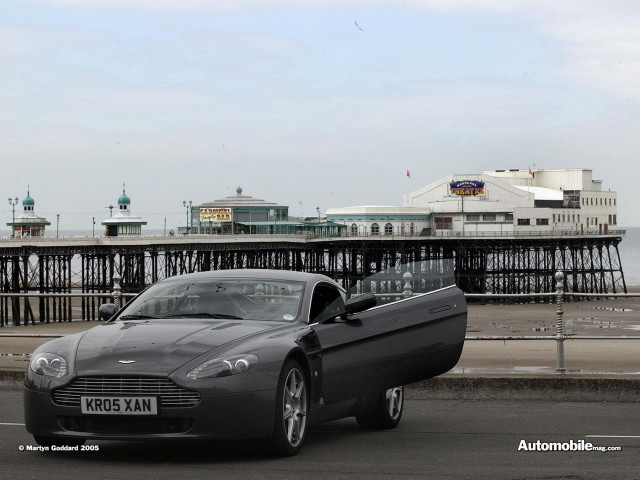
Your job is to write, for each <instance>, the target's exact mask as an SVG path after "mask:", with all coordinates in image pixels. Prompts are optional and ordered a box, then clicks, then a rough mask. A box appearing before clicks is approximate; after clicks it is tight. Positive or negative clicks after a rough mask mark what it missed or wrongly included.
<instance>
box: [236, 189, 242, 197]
mask: <svg viewBox="0 0 640 480" xmlns="http://www.w3.org/2000/svg"><path fill="white" fill-rule="evenodd" d="M236 193H237V194H238V195H242V187H238V188H236Z"/></svg>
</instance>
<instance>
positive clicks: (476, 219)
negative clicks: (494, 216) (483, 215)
mask: <svg viewBox="0 0 640 480" xmlns="http://www.w3.org/2000/svg"><path fill="white" fill-rule="evenodd" d="M479 221H480V215H479V214H476V213H471V214H469V215H467V222H479Z"/></svg>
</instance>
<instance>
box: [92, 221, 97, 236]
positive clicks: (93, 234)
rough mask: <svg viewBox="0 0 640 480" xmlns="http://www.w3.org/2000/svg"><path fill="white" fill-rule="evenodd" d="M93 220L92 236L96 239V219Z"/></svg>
mask: <svg viewBox="0 0 640 480" xmlns="http://www.w3.org/2000/svg"><path fill="white" fill-rule="evenodd" d="M91 220H92V221H93V226H92V230H91V236H92V237H95V236H96V217H91Z"/></svg>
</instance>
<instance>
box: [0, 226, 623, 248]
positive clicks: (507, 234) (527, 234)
mask: <svg viewBox="0 0 640 480" xmlns="http://www.w3.org/2000/svg"><path fill="white" fill-rule="evenodd" d="M474 227H475V224H468V225H467V229H466V230H465V231H464V232H462V231H457V230H446V229H445V230H431V231H427V232H424V231H421V232H414V233H410V232H404V233H402V232H400V231H395V230H394V231H393V232H390V233H385V232H382V231H381V232H380V233H371V232H355V233H353V232H351V231H348V230H345V231H342V232H340V233H330V232H325V231H322V230H320V231H316V232H313V231H306V230H304V231H300V232H296V233H290V234H289V233H273V234H267V233H243V234H238V233H216V234H210V233H198V234H190V235H122V236H118V237H105V236H74V237H0V247H1V246H3V245H4V246H11V245H16V244H43V243H51V244H63V245H64V244H74V243H81V244H95V245H101V244H112V243H119V242H141V243H145V242H146V243H148V242H150V241H153V242H161V243H183V242H187V243H189V242H197V241H203V240H205V241H210V242H215V241H218V242H228V241H230V239H233V240H235V241H239V240H243V239H244V240H248V239H256V238H263V239H271V240H273V241H277V240H284V239H297V240H319V239H336V238H353V239H357V238H367V239H378V238H379V239H385V238H388V239H394V238H439V239H442V238H545V237H550V238H558V237H620V236H624V235H625V234H626V230H624V229H607V230H598V229H587V230H576V229H562V230H537V229H526V230H525V229H518V230H509V229H504V230H502V229H501V230H487V231H484V230H477V229H476V228H474Z"/></svg>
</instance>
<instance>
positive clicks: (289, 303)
mask: <svg viewBox="0 0 640 480" xmlns="http://www.w3.org/2000/svg"><path fill="white" fill-rule="evenodd" d="M303 290H304V286H303V284H302V283H297V282H285V281H272V280H223V281H215V280H208V281H188V282H187V281H179V280H176V281H168V282H161V283H158V284H156V285H153V286H152V287H150V288H149V289H147V290H146V291H144V292H143V293H142V294H141V295H140V296H139V297H136V298H135V299H134V300H133V301H132V302H131V303H130V304H129V305H127V307H126V308H125V310H124V311H123V312H122V313H121V314H120V316H119V317H118V319H117V320H122V321H128V320H147V321H152V320H154V319H165V318H228V319H236V320H267V321H281V322H282V321H284V322H288V321H293V320H295V319H296V318H297V317H298V315H299V313H300V305H301V303H302V293H303Z"/></svg>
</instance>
